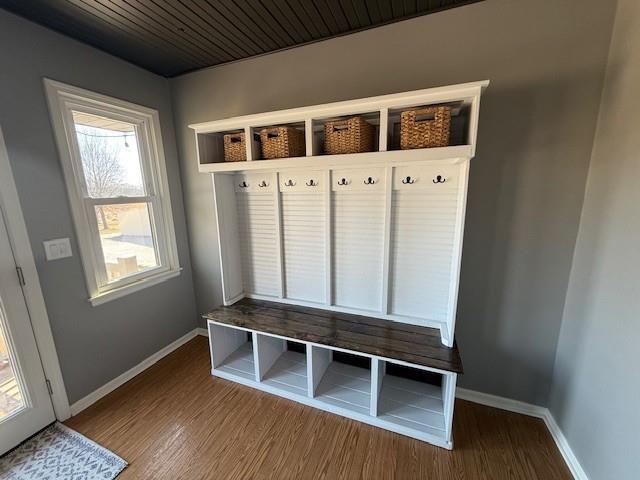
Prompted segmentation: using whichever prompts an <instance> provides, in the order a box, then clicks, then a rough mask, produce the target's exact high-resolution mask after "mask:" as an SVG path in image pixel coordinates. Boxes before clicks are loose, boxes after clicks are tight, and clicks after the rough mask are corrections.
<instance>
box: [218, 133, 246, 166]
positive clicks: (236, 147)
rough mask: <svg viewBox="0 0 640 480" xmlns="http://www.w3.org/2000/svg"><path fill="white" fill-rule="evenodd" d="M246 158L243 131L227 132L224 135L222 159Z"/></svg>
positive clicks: (237, 160) (235, 160)
mask: <svg viewBox="0 0 640 480" xmlns="http://www.w3.org/2000/svg"><path fill="white" fill-rule="evenodd" d="M246 159H247V148H246V146H245V140H244V132H239V133H228V134H226V135H225V136H224V161H225V162H244V161H245V160H246Z"/></svg>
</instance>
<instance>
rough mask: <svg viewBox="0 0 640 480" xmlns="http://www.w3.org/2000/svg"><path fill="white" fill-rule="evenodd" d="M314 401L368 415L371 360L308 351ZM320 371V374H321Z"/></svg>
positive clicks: (323, 349) (369, 412) (329, 351)
mask: <svg viewBox="0 0 640 480" xmlns="http://www.w3.org/2000/svg"><path fill="white" fill-rule="evenodd" d="M312 362H313V363H314V365H313V370H314V381H317V386H316V388H315V391H314V396H315V398H316V400H318V401H320V402H322V403H325V404H328V405H331V406H333V407H338V408H343V409H346V410H350V411H352V412H356V413H359V414H363V415H370V414H371V359H370V358H369V357H364V356H360V355H353V354H349V353H344V352H338V351H333V350H329V349H325V348H320V347H312ZM323 370H324V372H323Z"/></svg>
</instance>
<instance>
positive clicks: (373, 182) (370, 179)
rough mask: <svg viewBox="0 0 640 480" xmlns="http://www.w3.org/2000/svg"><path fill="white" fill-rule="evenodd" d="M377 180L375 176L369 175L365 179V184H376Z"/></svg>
mask: <svg viewBox="0 0 640 480" xmlns="http://www.w3.org/2000/svg"><path fill="white" fill-rule="evenodd" d="M376 183H377V182H376V181H375V180H374V179H373V177H369V178H367V179H366V180H365V181H364V184H365V185H375V184H376Z"/></svg>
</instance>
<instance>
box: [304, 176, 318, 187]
mask: <svg viewBox="0 0 640 480" xmlns="http://www.w3.org/2000/svg"><path fill="white" fill-rule="evenodd" d="M305 185H306V186H307V187H317V186H318V182H316V181H314V180H313V178H312V179H311V180H309V181H308V182H305Z"/></svg>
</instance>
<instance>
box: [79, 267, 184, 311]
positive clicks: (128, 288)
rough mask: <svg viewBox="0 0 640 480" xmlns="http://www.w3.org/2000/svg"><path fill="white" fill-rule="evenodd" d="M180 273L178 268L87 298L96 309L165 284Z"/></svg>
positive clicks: (180, 269)
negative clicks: (148, 288)
mask: <svg viewBox="0 0 640 480" xmlns="http://www.w3.org/2000/svg"><path fill="white" fill-rule="evenodd" d="M181 272H182V268H179V269H177V270H168V271H166V272H162V273H159V274H157V275H153V276H151V277H147V278H144V279H142V280H139V281H137V282H135V283H132V284H130V285H125V286H123V287H120V288H115V289H113V290H109V291H108V292H104V293H99V294H97V295H94V296H93V297H91V298H89V301H90V302H91V305H92V306H94V307H97V306H98V305H102V304H103V303H107V302H110V301H111V300H116V299H118V298H122V297H124V296H126V295H129V294H130V293H134V292H139V291H140V290H143V289H145V288H147V287H151V286H153V285H157V284H159V283H162V282H165V281H167V280H169V279H171V278H175V277H177V276H179V275H180V273H181Z"/></svg>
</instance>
